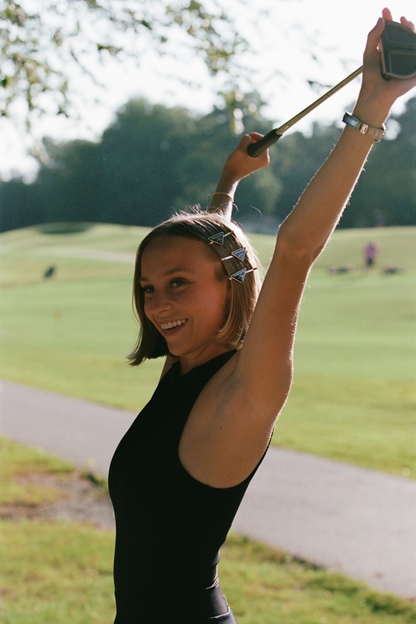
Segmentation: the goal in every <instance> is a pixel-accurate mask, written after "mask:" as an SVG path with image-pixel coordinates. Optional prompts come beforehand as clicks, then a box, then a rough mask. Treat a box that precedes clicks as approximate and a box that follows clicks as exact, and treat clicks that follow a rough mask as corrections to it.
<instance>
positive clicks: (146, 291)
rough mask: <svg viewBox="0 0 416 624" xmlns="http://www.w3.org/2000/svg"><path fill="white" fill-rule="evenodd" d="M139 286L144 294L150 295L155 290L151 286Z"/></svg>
mask: <svg viewBox="0 0 416 624" xmlns="http://www.w3.org/2000/svg"><path fill="white" fill-rule="evenodd" d="M141 288H142V291H143V292H144V294H145V295H150V294H151V293H153V292H154V290H155V289H154V287H153V286H142V287H141Z"/></svg>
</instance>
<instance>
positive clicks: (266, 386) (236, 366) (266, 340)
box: [186, 9, 416, 487]
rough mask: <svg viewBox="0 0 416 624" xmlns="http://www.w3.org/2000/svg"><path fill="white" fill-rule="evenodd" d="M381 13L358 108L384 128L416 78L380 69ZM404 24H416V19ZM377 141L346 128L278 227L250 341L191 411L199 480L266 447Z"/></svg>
mask: <svg viewBox="0 0 416 624" xmlns="http://www.w3.org/2000/svg"><path fill="white" fill-rule="evenodd" d="M383 18H384V19H380V20H379V21H378V22H377V25H376V27H375V28H374V29H373V30H372V31H371V32H370V34H369V36H368V41H367V46H366V49H365V53H364V74H363V82H362V87H361V90H360V94H359V97H358V100H357V103H356V106H355V108H354V110H353V114H354V115H355V116H356V117H357V118H359V119H360V120H361V121H362V122H364V123H366V124H368V125H370V126H372V127H375V128H381V126H382V124H383V123H384V121H385V119H386V117H387V115H388V113H389V110H390V107H391V106H392V104H393V103H394V102H395V100H396V99H397V98H398V97H399V96H400V95H403V94H404V93H406V92H407V91H409V90H410V89H411V88H413V87H414V86H416V79H410V80H389V81H387V80H384V78H383V77H382V74H381V69H380V54H379V50H378V45H379V41H380V36H381V34H382V31H383V28H384V20H389V19H391V14H390V11H388V10H387V9H384V11H383ZM401 22H402V24H404V25H405V26H407V27H409V28H412V29H413V30H414V26H413V24H412V23H411V22H409V21H407V20H405V19H404V18H402V19H401ZM250 140H252V139H251V138H250V137H246V138H245V139H244V140H243V141H242V143H240V146H239V148H240V152H239V153H238V155H239V159H235V158H236V157H235V152H234V153H233V154H234V155H232V157H231V160H230V162H231V163H234V164H235V163H237V162H238V163H239V168H241V171H244V170H245V169H244V167H247V168H249V167H250V166H251V165H249V164H244V166H243V162H244V163H246V162H247V163H249V159H250V157H247V156H246V155H244V154H243V146H244V142H245V141H250ZM373 143H374V141H373V139H372V138H370V137H369V136H368V135H363V134H361V133H360V132H357V131H356V130H354V129H352V128H350V127H346V128H345V129H344V131H343V133H342V135H341V137H340V140H339V142H338V144H337V145H336V147H335V148H334V150H333V151H332V153H331V154H330V156H329V157H328V159H327V161H326V162H325V164H324V165H323V166H322V168H321V169H320V170H319V172H318V173H317V174H316V176H315V177H314V178H313V180H312V181H311V183H310V184H309V185H308V187H307V189H306V190H305V192H304V193H303V195H302V197H301V199H300V200H299V202H298V204H297V205H296V206H295V208H294V210H293V211H292V213H291V214H290V215H289V216H288V217H287V219H286V220H285V221H284V223H283V224H282V226H281V227H280V229H279V233H278V236H277V240H276V247H275V251H274V254H273V257H272V261H271V264H270V267H269V269H268V271H267V274H266V278H265V280H264V283H263V287H262V290H261V293H260V297H259V300H258V302H257V306H256V309H255V312H254V315H253V318H252V320H251V323H250V327H249V329H248V332H247V336H246V338H245V341H244V344H243V346H242V348H241V349H240V351H238V352H237V354H236V355H235V356H234V357H233V358H231V359H230V360H229V362H227V364H226V365H225V366H224V367H223V368H222V369H221V371H220V372H219V373H217V375H216V376H215V377H214V378H213V380H212V381H211V382H210V384H208V386H207V387H206V388H205V390H204V392H203V393H202V394H201V396H200V397H199V399H198V402H197V404H196V405H195V407H194V410H193V412H192V414H191V416H193V418H192V419H191V421H190V423H189V427H190V429H191V427H192V426H193V424H192V423H198V424H197V425H195V433H194V434H193V435H192V436H190V437H189V440H191V441H192V442H190V441H188V447H187V449H186V453H187V462H186V467H188V469H189V471H190V472H191V474H193V476H195V477H196V478H199V479H200V480H202V481H204V482H206V483H208V484H210V485H214V486H217V487H227V486H231V485H235V484H236V483H239V482H240V481H241V480H242V479H244V478H245V477H246V476H247V475H248V474H249V473H250V472H251V470H252V469H253V468H254V466H255V465H256V463H257V462H258V461H259V459H260V457H261V455H262V453H263V452H264V450H265V448H266V446H267V443H268V441H269V439H270V435H271V432H272V428H273V425H274V423H275V420H276V418H277V417H278V415H279V413H280V411H281V409H282V407H283V405H284V403H285V401H286V399H287V396H288V394H289V390H290V386H291V382H292V372H293V371H292V369H293V346H294V338H295V331H296V324H297V317H298V311H299V306H300V302H301V298H302V294H303V291H304V287H305V284H306V280H307V277H308V274H309V271H310V269H311V266H312V264H313V262H314V260H315V259H316V258H317V256H318V255H319V253H320V252H321V251H322V249H323V248H324V246H325V244H326V242H327V241H328V239H329V237H330V236H331V233H332V232H333V230H334V228H335V227H336V224H337V223H338V221H339V219H340V217H341V215H342V212H343V210H344V207H345V206H346V204H347V202H348V199H349V197H350V195H351V192H352V190H353V188H354V186H355V184H356V181H357V179H358V177H359V175H360V172H361V170H362V168H363V166H364V163H365V161H366V158H367V156H368V153H369V151H370V149H371V147H372V145H373ZM237 152H238V150H237ZM253 160H255V159H253ZM233 170H234V167H233V166H232V167H230V166H229V165H228V172H229V173H228V175H227V176H226V178H227V179H230V180H231V183H230V185H229V186H227V185H226V184H225V186H222V187H220V190H221V191H224V192H227V193H228V192H230V194H231V191H233V190H234V187H233V186H232V184H233V180H234V181H235V179H234V178H233V174H232V173H230V172H231V171H233ZM247 170H248V169H247ZM234 176H235V174H234ZM235 177H236V178H238V175H237V176H235ZM240 177H243V176H242V175H241V176H240ZM213 458H215V463H213Z"/></svg>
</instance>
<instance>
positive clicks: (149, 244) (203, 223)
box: [129, 161, 261, 367]
mask: <svg viewBox="0 0 416 624" xmlns="http://www.w3.org/2000/svg"><path fill="white" fill-rule="evenodd" d="M254 162H256V161H254ZM218 232H224V233H225V234H227V233H228V236H227V235H226V236H224V237H223V238H222V239H221V244H219V243H218V242H215V241H212V240H210V238H212V237H214V238H215V236H216V235H218ZM236 249H237V250H238V249H240V250H243V252H241V253H240V258H238V257H236V256H235V255H233V254H235V250H236ZM242 253H244V257H243V259H241V258H242ZM254 267H256V268H258V269H260V261H259V259H258V258H257V255H256V253H255V251H254V249H253V248H252V246H251V244H250V242H249V240H248V239H247V237H246V236H245V234H244V233H243V231H242V230H241V229H240V228H239V227H238V226H237V225H235V224H232V223H231V222H230V221H229V220H228V219H227V218H226V217H225V216H224V215H223V214H221V213H218V214H208V213H206V212H202V211H200V210H198V209H197V208H195V209H194V210H193V212H192V213H180V214H178V215H176V216H175V217H173V218H172V219H170V220H169V221H167V222H165V223H163V224H161V225H160V226H158V227H157V228H155V229H154V230H152V232H150V234H149V235H148V236H146V238H145V239H144V240H143V241H142V243H141V245H140V247H139V249H138V252H137V257H136V270H135V276H134V290H133V299H134V306H135V311H136V314H137V316H138V319H139V322H140V328H141V330H140V337H139V340H138V344H137V346H136V349H135V350H134V351H133V353H132V354H131V355H130V356H129V359H130V361H131V364H132V365H133V366H136V365H138V364H140V363H141V362H142V361H143V360H144V359H146V358H154V357H159V356H160V355H169V354H170V355H179V354H177V353H175V352H173V351H171V350H170V348H169V346H168V343H167V340H168V338H170V337H171V336H172V334H171V332H169V333H168V334H166V335H165V334H164V333H163V332H161V331H160V328H161V326H160V324H161V322H162V321H163V322H165V323H169V322H172V323H173V321H176V322H177V321H178V320H188V317H187V316H186V314H183V319H182V318H181V319H180V318H179V316H181V315H180V314H179V310H180V306H179V304H178V306H177V308H178V309H177V310H176V316H172V314H170V312H171V307H170V306H172V305H173V302H172V303H170V302H169V299H168V297H165V299H164V301H162V300H161V297H162V295H163V294H166V295H169V293H170V297H171V299H176V300H178V299H181V300H184V298H186V297H188V298H189V296H190V295H194V299H195V300H198V299H200V300H199V307H200V308H201V312H204V310H206V311H207V310H208V309H209V310H211V309H212V303H213V302H214V301H218V298H219V299H220V309H219V310H217V315H218V316H219V319H217V320H216V321H215V327H214V328H211V329H212V330H213V333H212V334H211V336H210V343H211V348H210V350H209V352H205V351H203V352H201V353H199V354H197V353H194V357H195V356H197V358H198V362H200V363H202V362H203V361H205V360H207V359H210V357H209V353H211V352H213V351H215V350H216V349H220V350H219V351H218V353H220V352H222V351H226V350H230V349H234V348H237V347H238V346H239V345H241V344H242V341H243V340H244V336H245V334H246V332H247V329H248V325H249V321H250V318H251V316H252V314H253V311H254V306H255V303H256V301H257V297H258V293H259V290H260V283H261V282H260V275H259V274H260V271H259V270H256V271H254V270H253V268H254ZM242 269H244V270H245V271H246V273H248V274H247V275H246V274H244V288H241V284H240V282H239V281H238V280H237V279H236V278H234V279H230V277H231V276H232V275H236V274H241V271H242ZM164 271H165V275H163V272H164ZM158 276H159V281H161V280H162V282H163V284H159V287H158V288H156V283H155V282H156V281H157V277H158ZM150 278H152V279H153V280H154V281H152V279H150ZM163 278H164V279H163ZM208 285H210V286H211V288H210V289H209V286H208ZM217 290H219V292H221V291H223V292H222V294H217ZM201 296H202V298H201ZM211 297H212V301H211ZM160 303H163V305H164V306H165V309H164V310H163V311H161V312H163V313H161V312H159V315H158V316H153V319H152V317H151V315H149V313H150V312H151V310H152V309H154V308H155V305H156V304H159V305H160ZM148 311H149V313H148ZM172 312H173V309H172ZM178 315H179V316H178ZM155 321H156V322H155ZM207 322H208V321H207V319H205V322H204V326H206V324H207ZM162 329H166V328H162ZM188 329H190V327H189V328H188ZM206 330H207V327H205V330H204V333H206ZM212 336H215V340H214V342H212ZM183 365H184V366H185V367H187V365H186V364H185V362H183ZM194 365H195V364H194ZM191 367H192V366H191Z"/></svg>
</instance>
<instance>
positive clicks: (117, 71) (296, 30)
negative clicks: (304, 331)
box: [0, 0, 416, 175]
mask: <svg viewBox="0 0 416 624" xmlns="http://www.w3.org/2000/svg"><path fill="white" fill-rule="evenodd" d="M385 1H386V3H387V6H389V8H390V9H391V11H392V13H393V18H394V19H395V20H396V21H399V19H400V16H401V15H406V16H407V17H408V18H410V19H411V18H413V20H416V4H415V0H390V2H388V0H385ZM218 4H219V5H220V6H223V7H224V8H225V9H226V11H227V12H228V13H229V14H230V15H232V16H233V17H234V18H235V19H236V21H237V25H238V28H239V29H240V31H241V32H242V34H243V35H244V36H245V37H246V39H247V40H248V41H249V43H250V46H251V48H252V50H253V52H254V53H253V54H252V55H250V56H249V57H248V58H247V59H246V60H247V62H248V63H249V64H250V66H252V67H253V69H254V70H255V72H254V78H253V79H254V82H255V86H256V88H257V89H258V91H259V92H260V93H261V95H262V97H263V99H264V100H266V101H267V102H268V107H267V108H266V109H264V110H263V114H265V116H266V117H268V118H269V119H271V120H272V121H273V122H275V125H280V124H281V123H283V122H285V121H287V120H288V119H289V118H290V117H292V116H293V115H295V114H296V113H298V112H299V111H300V110H302V109H303V108H305V107H306V106H307V105H309V104H310V103H311V102H312V101H313V100H315V99H316V98H317V97H319V96H320V95H322V94H323V93H324V92H325V90H327V89H321V90H319V91H318V92H314V91H312V90H311V89H310V87H308V85H307V84H306V80H307V79H312V80H316V81H318V82H320V83H322V84H325V85H328V87H329V86H333V85H334V84H336V83H338V82H339V81H340V80H342V79H343V78H344V77H346V76H347V75H348V74H350V73H351V72H352V71H354V70H355V69H356V68H357V67H359V66H360V65H361V63H362V52H363V50H364V45H365V41H366V37H367V33H368V31H369V30H370V29H371V28H372V27H373V25H374V24H375V22H376V20H377V18H378V16H379V15H381V10H382V8H383V7H384V6H386V5H385V4H384V3H383V0H349V1H348V2H347V3H346V2H335V1H334V0H256V2H255V3H253V2H251V0H248V1H247V2H246V7H245V8H244V9H243V10H241V6H242V5H241V2H237V1H236V0H219V2H218ZM254 4H255V7H256V8H255V9H253V8H252V6H253V5H254ZM264 9H267V10H268V11H269V15H267V16H266V15H264V16H261V15H260V17H258V16H259V14H261V12H262V10H264ZM256 16H257V17H256ZM254 19H257V23H254ZM311 51H312V53H313V54H315V56H316V57H317V60H316V61H313V60H312V59H311ZM100 71H101V76H100V79H101V80H102V82H103V83H104V84H105V86H106V88H105V91H104V92H103V91H98V92H94V91H93V90H92V89H91V87H90V86H89V85H88V83H87V82H85V89H84V92H85V93H86V98H87V100H88V98H89V103H88V105H87V106H85V103H84V105H83V110H85V113H84V114H83V117H82V119H81V121H76V120H64V119H61V118H49V119H47V120H45V121H44V122H43V123H41V124H38V125H36V126H35V133H36V135H37V136H38V137H39V138H40V137H42V136H44V135H49V136H52V137H53V138H55V139H57V140H60V139H63V140H70V139H74V138H87V139H94V138H97V137H98V136H99V135H100V133H101V132H102V131H103V130H104V129H105V128H106V126H108V124H109V123H110V122H111V120H112V118H113V115H114V112H115V111H116V110H117V109H118V108H119V107H120V106H122V105H123V104H124V103H125V102H126V101H127V100H128V99H130V98H132V97H145V98H148V99H149V100H150V101H151V102H155V103H162V104H165V105H167V106H174V105H181V106H185V107H187V108H189V109H191V110H195V111H199V112H201V113H208V112H209V111H210V110H211V109H212V107H213V105H214V103H215V102H216V96H215V90H214V88H213V83H212V82H210V81H209V80H208V79H207V72H206V71H205V69H204V67H203V66H202V63H201V62H200V61H198V60H192V59H189V54H188V57H187V58H185V59H183V60H182V61H181V60H180V59H175V60H173V59H171V60H169V59H167V58H166V57H163V58H162V59H160V58H159V57H158V56H157V55H155V54H152V53H148V54H147V55H146V57H145V58H142V59H141V62H140V66H139V67H134V66H133V64H132V63H131V64H124V65H123V66H120V65H117V64H115V63H114V62H112V61H110V63H109V65H107V66H106V67H105V68H104V70H100ZM279 71H280V72H281V73H282V74H283V77H282V76H280V75H279ZM167 74H169V75H171V76H172V78H171V79H169V78H167V77H166V75H167ZM174 76H179V77H185V78H186V77H187V76H192V78H195V77H198V82H199V86H198V87H196V86H195V85H194V86H193V87H187V86H185V85H184V84H182V83H180V82H178V81H175V80H174V79H173V78H174ZM359 80H360V79H359V78H358V79H356V80H355V81H353V82H352V83H351V84H350V85H349V86H347V87H345V88H344V89H343V90H342V91H340V92H339V93H338V94H336V95H335V96H333V97H332V98H331V99H330V100H328V101H327V102H325V103H324V104H323V105H322V106H320V107H319V108H318V109H316V111H314V112H313V113H311V114H310V115H309V116H308V117H306V118H305V119H304V120H303V121H302V122H300V123H299V124H298V125H296V130H302V131H307V130H308V128H309V127H310V124H311V122H312V121H314V120H320V121H328V122H333V121H337V120H339V119H341V118H342V115H343V113H344V111H345V110H346V108H347V107H348V106H349V105H350V104H351V103H352V102H353V101H354V99H355V97H356V95H357V92H358V88H359V84H360V83H359ZM412 95H416V93H415V94H412ZM94 97H98V98H99V99H100V103H99V104H97V103H94ZM396 110H397V111H399V110H400V107H399V106H398V105H397V108H396ZM0 132H1V136H2V140H1V145H2V148H1V149H0V173H2V174H3V175H4V174H6V175H7V173H8V172H10V171H13V170H14V171H22V172H30V171H31V170H33V161H32V159H30V158H28V157H27V156H25V148H26V147H27V144H28V142H27V140H26V139H25V138H24V136H23V135H22V134H19V133H18V132H17V131H16V129H15V128H14V126H13V125H12V123H11V122H10V121H8V120H5V119H4V118H3V119H0Z"/></svg>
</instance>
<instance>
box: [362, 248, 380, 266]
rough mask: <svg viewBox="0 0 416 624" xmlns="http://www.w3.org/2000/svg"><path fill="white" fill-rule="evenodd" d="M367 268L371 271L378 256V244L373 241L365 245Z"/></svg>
mask: <svg viewBox="0 0 416 624" xmlns="http://www.w3.org/2000/svg"><path fill="white" fill-rule="evenodd" d="M364 256H365V268H366V271H369V270H370V269H372V267H373V266H374V264H375V262H376V259H377V256H378V245H377V244H376V243H374V242H373V241H370V242H369V243H367V245H366V246H365V247H364Z"/></svg>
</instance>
